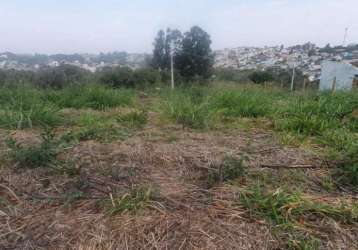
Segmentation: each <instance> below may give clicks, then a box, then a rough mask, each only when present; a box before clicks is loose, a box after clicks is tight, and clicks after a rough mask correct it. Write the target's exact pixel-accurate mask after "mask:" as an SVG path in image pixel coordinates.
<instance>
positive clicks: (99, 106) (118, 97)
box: [46, 85, 135, 110]
mask: <svg viewBox="0 0 358 250" xmlns="http://www.w3.org/2000/svg"><path fill="white" fill-rule="evenodd" d="M134 96H135V94H134V91H133V90H129V89H112V88H108V87H105V86H102V85H81V86H70V87H66V88H64V89H62V90H51V91H48V92H47V93H46V98H47V99H48V100H49V101H51V102H53V103H55V104H56V105H58V106H59V107H61V108H75V109H81V108H91V109H96V110H104V109H107V108H113V107H119V106H130V105H132V104H134Z"/></svg>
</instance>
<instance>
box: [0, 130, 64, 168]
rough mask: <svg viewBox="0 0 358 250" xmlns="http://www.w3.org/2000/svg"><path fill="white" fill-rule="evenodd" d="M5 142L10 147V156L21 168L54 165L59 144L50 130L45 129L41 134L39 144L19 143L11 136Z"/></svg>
mask: <svg viewBox="0 0 358 250" xmlns="http://www.w3.org/2000/svg"><path fill="white" fill-rule="evenodd" d="M6 144H7V146H8V148H9V149H10V152H9V156H10V158H11V159H12V160H13V161H15V162H16V163H17V165H18V166H19V167H21V168H38V167H53V166H54V165H56V162H57V160H56V156H57V154H58V153H59V144H58V142H57V141H56V140H55V139H54V134H53V132H52V131H50V130H46V131H45V132H44V133H43V134H42V142H41V143H40V144H39V145H31V146H24V145H19V144H18V143H17V142H16V141H15V140H14V139H12V138H8V139H7V143H6Z"/></svg>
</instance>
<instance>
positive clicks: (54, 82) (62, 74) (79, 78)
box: [35, 64, 92, 89]
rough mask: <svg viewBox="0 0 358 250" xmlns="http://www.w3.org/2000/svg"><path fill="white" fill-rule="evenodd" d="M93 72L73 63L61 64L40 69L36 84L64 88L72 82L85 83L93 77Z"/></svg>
mask: <svg viewBox="0 0 358 250" xmlns="http://www.w3.org/2000/svg"><path fill="white" fill-rule="evenodd" d="M91 76H92V75H91V72H89V71H86V70H84V69H82V68H80V67H77V66H73V65H67V64H64V65H61V66H58V67H55V68H46V69H42V70H40V71H39V72H38V73H37V75H36V80H35V84H36V85H38V86H41V87H44V88H57V89H58V88H63V87H65V86H68V85H72V84H84V83H87V82H88V80H89V79H90V78H91Z"/></svg>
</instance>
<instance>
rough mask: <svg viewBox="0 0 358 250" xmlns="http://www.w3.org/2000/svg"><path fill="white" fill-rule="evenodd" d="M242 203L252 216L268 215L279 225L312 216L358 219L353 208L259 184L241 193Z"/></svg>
mask: <svg viewBox="0 0 358 250" xmlns="http://www.w3.org/2000/svg"><path fill="white" fill-rule="evenodd" d="M240 202H241V204H242V205H243V206H244V207H246V208H247V209H248V210H249V211H250V214H251V215H256V216H259V217H263V218H266V219H268V220H269V221H272V222H273V223H275V224H276V225H287V224H290V223H297V222H298V221H299V220H300V219H309V218H308V217H307V216H309V215H315V216H318V217H320V218H323V217H329V218H332V219H335V220H338V221H341V222H344V223H353V222H355V221H357V219H358V218H357V215H356V212H355V211H354V210H353V209H352V208H347V207H339V208H337V207H332V206H331V205H328V204H325V203H321V202H318V201H311V200H308V199H305V198H303V197H302V195H301V194H300V193H290V192H286V191H284V190H281V189H278V190H276V191H275V192H268V191H265V190H264V188H263V187H262V186H260V185H259V184H258V185H256V186H253V187H250V188H249V189H247V190H245V191H243V192H242V193H241V194H240Z"/></svg>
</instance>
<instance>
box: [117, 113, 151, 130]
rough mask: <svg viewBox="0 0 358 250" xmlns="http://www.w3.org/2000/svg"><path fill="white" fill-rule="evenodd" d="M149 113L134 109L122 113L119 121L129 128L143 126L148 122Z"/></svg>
mask: <svg viewBox="0 0 358 250" xmlns="http://www.w3.org/2000/svg"><path fill="white" fill-rule="evenodd" d="M147 119H148V115H147V113H146V112H145V111H143V110H142V111H132V112H129V113H127V114H122V115H120V116H119V117H118V118H117V121H118V122H119V123H120V124H121V125H124V126H126V127H128V128H141V127H143V126H144V125H145V124H146V123H147Z"/></svg>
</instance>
